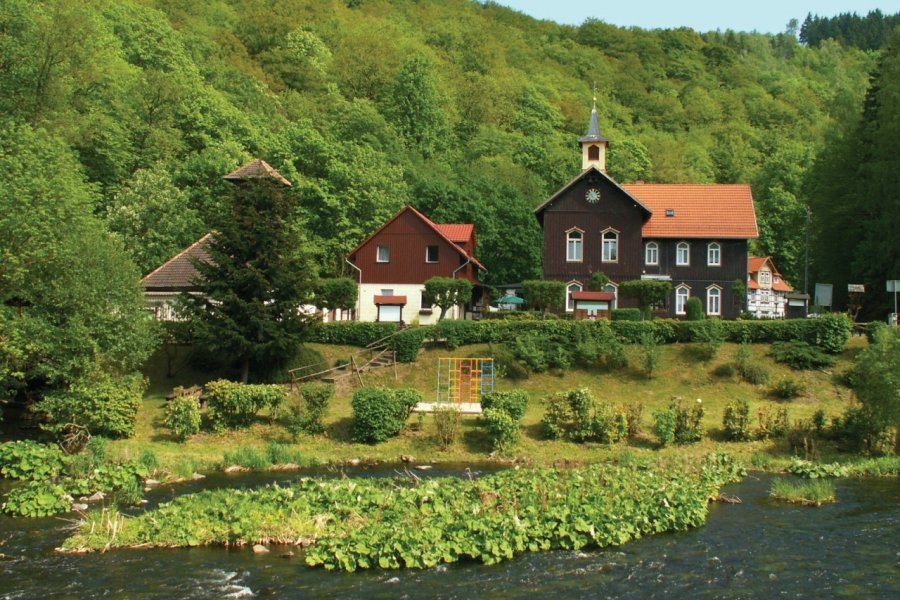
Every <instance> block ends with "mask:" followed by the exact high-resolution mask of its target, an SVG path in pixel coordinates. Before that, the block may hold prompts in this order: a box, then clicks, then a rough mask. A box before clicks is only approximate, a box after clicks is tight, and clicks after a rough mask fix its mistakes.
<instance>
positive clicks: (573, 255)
mask: <svg viewBox="0 0 900 600" xmlns="http://www.w3.org/2000/svg"><path fill="white" fill-rule="evenodd" d="M583 238H584V236H583V234H582V233H581V231H579V230H578V229H570V230H569V231H568V232H567V233H566V261H567V262H581V261H582V256H583V244H584V239H583Z"/></svg>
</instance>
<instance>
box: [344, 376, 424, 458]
mask: <svg viewBox="0 0 900 600" xmlns="http://www.w3.org/2000/svg"><path fill="white" fill-rule="evenodd" d="M421 401H422V395H421V394H420V393H419V392H418V391H416V390H413V389H396V390H391V389H388V388H379V387H364V388H360V389H358V390H356V392H355V393H354V394H353V399H352V400H351V406H352V407H353V425H352V437H353V441H355V442H361V443H367V444H376V443H379V442H383V441H385V440H387V439H389V438H392V437H395V436H397V435H399V433H400V431H401V430H402V429H403V426H404V425H405V424H406V420H407V419H408V418H409V414H410V412H411V411H412V409H413V408H415V406H416V404H418V403H419V402H421Z"/></svg>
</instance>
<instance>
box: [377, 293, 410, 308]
mask: <svg viewBox="0 0 900 600" xmlns="http://www.w3.org/2000/svg"><path fill="white" fill-rule="evenodd" d="M375 304H376V306H377V305H379V304H384V305H388V306H405V305H406V296H378V295H376V296H375Z"/></svg>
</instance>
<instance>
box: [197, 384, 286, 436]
mask: <svg viewBox="0 0 900 600" xmlns="http://www.w3.org/2000/svg"><path fill="white" fill-rule="evenodd" d="M206 395H207V398H208V402H207V407H208V412H207V417H208V418H209V423H210V426H211V427H212V429H213V430H214V431H221V430H224V429H238V428H241V427H248V426H249V425H250V424H251V423H252V422H253V417H254V416H256V414H257V413H258V412H259V411H260V410H262V409H263V408H268V409H270V410H275V409H277V408H278V407H279V406H280V405H281V403H282V402H284V398H285V396H286V394H285V390H284V387H282V386H280V385H265V384H244V383H233V382H231V381H227V380H225V379H218V380H216V381H211V382H209V383H207V384H206Z"/></svg>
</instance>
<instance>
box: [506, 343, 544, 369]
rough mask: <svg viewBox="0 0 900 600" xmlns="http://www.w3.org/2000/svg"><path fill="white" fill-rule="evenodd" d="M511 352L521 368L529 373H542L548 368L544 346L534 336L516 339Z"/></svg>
mask: <svg viewBox="0 0 900 600" xmlns="http://www.w3.org/2000/svg"><path fill="white" fill-rule="evenodd" d="M513 351H514V352H515V355H516V358H517V359H518V360H519V362H520V363H521V364H522V366H523V367H525V368H526V369H529V370H530V371H533V372H535V373H542V372H543V371H546V370H547V368H548V367H549V366H550V362H549V361H548V360H547V355H546V353H545V345H544V344H542V343H541V340H540V338H539V337H538V336H536V335H527V336H522V337H520V338H517V339H516V341H515V345H514V346H513Z"/></svg>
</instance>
